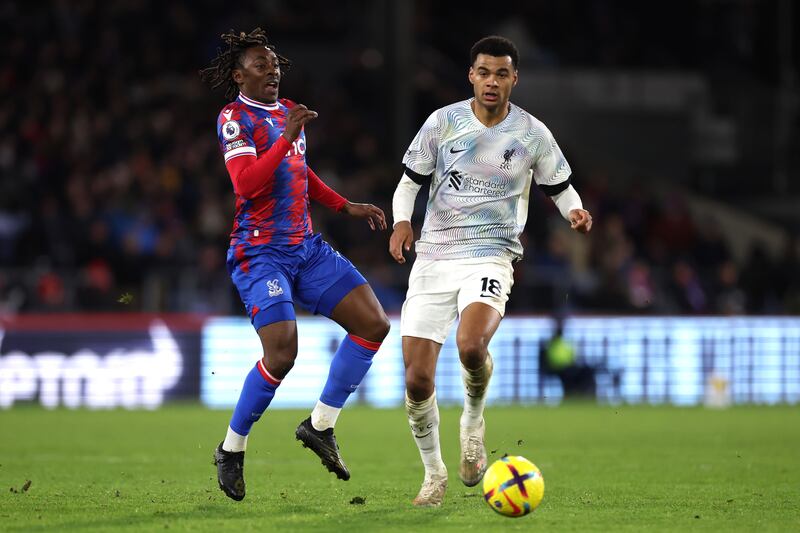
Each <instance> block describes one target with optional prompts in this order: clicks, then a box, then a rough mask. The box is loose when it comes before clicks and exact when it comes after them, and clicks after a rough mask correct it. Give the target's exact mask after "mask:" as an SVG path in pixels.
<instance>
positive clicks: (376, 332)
mask: <svg viewBox="0 0 800 533" xmlns="http://www.w3.org/2000/svg"><path fill="white" fill-rule="evenodd" d="M390 328H391V324H390V323H389V319H388V318H387V317H386V314H385V313H383V312H381V314H380V315H376V316H374V317H373V318H371V319H370V320H369V321H368V322H364V323H362V324H361V325H360V327H359V329H358V331H354V332H353V334H354V335H357V336H359V337H361V338H362V339H366V340H368V341H371V342H383V339H385V338H386V336H387V335H388V334H389V329H390Z"/></svg>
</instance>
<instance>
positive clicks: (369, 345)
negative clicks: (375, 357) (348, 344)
mask: <svg viewBox="0 0 800 533" xmlns="http://www.w3.org/2000/svg"><path fill="white" fill-rule="evenodd" d="M347 336H348V337H350V340H352V341H353V342H354V343H356V344H358V345H359V346H361V347H362V348H366V349H367V350H372V351H373V352H377V351H378V348H380V347H381V343H379V342H373V341H368V340H367V339H362V338H361V337H357V336H355V335H353V334H352V333H349V334H348V335H347Z"/></svg>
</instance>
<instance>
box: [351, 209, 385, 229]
mask: <svg viewBox="0 0 800 533" xmlns="http://www.w3.org/2000/svg"><path fill="white" fill-rule="evenodd" d="M342 213H345V214H347V215H350V216H351V217H356V218H366V219H367V224H369V227H370V228H372V230H373V231H375V229H380V230H385V229H386V215H384V214H383V209H381V208H380V207H376V206H374V205H372V204H356V203H353V202H347V203H346V204H344V206H343V207H342Z"/></svg>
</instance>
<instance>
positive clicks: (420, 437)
mask: <svg viewBox="0 0 800 533" xmlns="http://www.w3.org/2000/svg"><path fill="white" fill-rule="evenodd" d="M431 433H433V431H429V432H427V433H425V434H424V435H414V436H415V437H417V438H418V439H424V438H425V437H427V436H428V435H430V434H431Z"/></svg>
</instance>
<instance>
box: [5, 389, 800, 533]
mask: <svg viewBox="0 0 800 533" xmlns="http://www.w3.org/2000/svg"><path fill="white" fill-rule="evenodd" d="M459 414H460V410H459V409H456V408H448V409H443V411H442V428H441V429H442V440H443V442H442V446H443V454H444V458H445V461H446V463H447V465H448V468H449V469H450V489H449V491H448V494H447V497H446V500H445V503H444V505H443V506H442V507H441V508H440V509H416V508H413V507H412V506H411V505H410V501H411V499H412V498H413V497H414V495H415V494H416V491H417V489H418V488H419V483H420V481H421V479H422V467H421V464H420V462H419V455H418V453H417V449H416V447H415V446H414V443H413V442H412V437H411V435H410V432H409V429H408V427H407V423H406V419H405V415H404V413H403V411H402V410H400V409H393V410H374V409H367V408H360V407H355V408H348V409H345V411H344V412H343V414H342V416H341V417H340V419H339V424H338V426H337V435H338V438H339V443H340V446H341V448H342V453H343V455H344V458H345V460H346V461H347V463H348V466H349V467H350V469H351V471H352V475H353V477H352V479H351V480H350V481H348V482H341V481H338V480H336V479H335V477H334V476H333V475H332V474H329V473H327V472H326V471H325V470H324V469H323V467H322V466H321V465H320V463H319V461H318V460H317V459H316V457H315V456H313V455H312V454H311V452H309V451H308V450H305V449H303V448H301V446H300V445H299V444H298V443H297V442H296V441H295V440H294V428H295V426H296V425H297V423H298V422H299V421H300V420H301V419H302V418H304V417H305V416H306V412H301V411H278V410H276V411H268V412H267V414H266V415H265V416H264V418H262V420H261V421H260V422H259V423H258V424H257V425H256V426H255V428H254V430H253V433H252V436H251V441H250V445H249V449H248V453H247V458H246V463H245V466H246V469H245V472H246V480H247V491H248V492H247V498H245V500H244V501H243V502H238V503H237V502H234V501H232V500H229V499H228V498H226V497H225V496H224V495H223V494H222V492H221V491H220V490H219V489H218V488H217V484H216V476H215V470H214V467H213V466H212V464H211V455H212V450H213V448H214V446H215V445H216V444H217V443H218V442H219V441H220V440H221V438H222V437H223V436H224V430H225V427H226V424H227V421H228V416H229V413H228V412H223V411H210V410H207V409H204V408H202V407H199V406H195V405H189V406H183V405H179V406H171V407H167V408H164V409H161V410H157V411H152V412H147V411H133V412H129V411H105V412H88V411H83V410H78V411H68V410H56V411H44V410H41V409H38V408H32V407H21V408H16V409H12V410H9V411H0V531H45V530H47V531H109V530H115V531H116V530H125V531H232V532H240V531H270V530H280V531H332V530H337V531H404V532H410V531H428V530H431V531H433V530H435V531H461V530H470V531H514V530H529V529H533V528H536V529H539V530H547V531H589V530H594V531H650V530H653V531H687V530H692V531H700V530H704V531H756V530H757V531H759V532H763V531H798V530H800V408H798V407H786V406H780V407H735V408H731V409H728V410H724V411H713V410H707V409H702V408H674V407H643V406H638V407H631V406H618V407H598V406H594V405H588V404H572V405H565V406H561V407H556V408H549V407H490V408H489V409H488V410H487V448H488V449H489V450H490V451H494V455H493V458H497V457H500V456H501V455H502V454H503V453H508V454H512V455H513V454H518V455H524V456H526V457H527V458H528V459H530V460H532V461H533V462H535V463H536V464H537V465H538V466H539V467H540V468H541V470H542V473H543V475H544V479H545V496H544V500H543V502H542V505H541V506H540V507H539V509H538V510H537V511H536V512H535V513H533V514H531V515H529V516H526V517H522V518H518V519H509V518H505V517H502V516H499V515H496V514H494V513H493V512H492V511H491V510H490V509H489V508H488V507H487V506H486V504H485V503H484V502H483V499H482V498H481V493H480V489H479V487H475V488H467V487H464V486H463V485H462V484H461V483H460V481H459V480H458V416H459ZM27 480H31V484H30V486H29V487H28V489H27V490H24V485H25V484H26V481H27ZM357 497H361V498H363V499H364V503H363V504H357V503H352V502H353V501H355V499H356V498H357Z"/></svg>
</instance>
